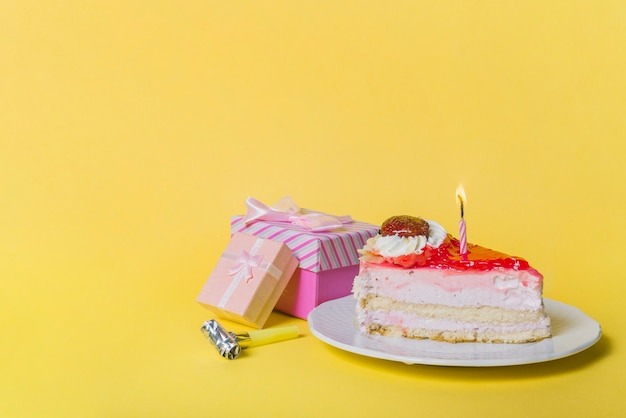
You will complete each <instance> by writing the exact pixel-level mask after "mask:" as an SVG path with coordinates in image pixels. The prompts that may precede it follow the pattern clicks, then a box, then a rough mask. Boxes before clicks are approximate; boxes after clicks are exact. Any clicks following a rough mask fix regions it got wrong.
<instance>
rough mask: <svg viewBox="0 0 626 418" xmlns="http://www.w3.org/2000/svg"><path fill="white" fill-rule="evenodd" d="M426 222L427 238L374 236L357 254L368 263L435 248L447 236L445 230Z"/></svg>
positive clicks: (435, 224) (435, 223) (434, 223)
mask: <svg viewBox="0 0 626 418" xmlns="http://www.w3.org/2000/svg"><path fill="white" fill-rule="evenodd" d="M426 222H428V237H426V236H424V235H418V236H413V237H400V236H398V235H387V236H382V235H376V236H375V237H373V238H370V239H368V240H367V243H366V244H365V246H364V247H363V249H362V250H360V251H359V252H360V253H361V254H362V255H363V257H362V259H363V260H365V261H369V262H382V259H381V258H386V257H400V256H403V255H408V254H421V253H422V252H424V247H426V245H429V246H430V247H433V248H437V247H439V246H440V245H441V243H442V242H443V241H444V239H445V238H446V236H447V235H448V234H447V232H446V230H445V229H444V228H443V227H442V226H441V225H439V224H438V223H437V222H435V221H429V220H427V221H426Z"/></svg>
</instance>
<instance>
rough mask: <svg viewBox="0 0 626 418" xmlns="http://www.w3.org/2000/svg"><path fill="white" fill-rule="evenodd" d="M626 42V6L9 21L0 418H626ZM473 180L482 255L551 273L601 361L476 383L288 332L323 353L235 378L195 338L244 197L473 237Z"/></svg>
mask: <svg viewBox="0 0 626 418" xmlns="http://www.w3.org/2000/svg"><path fill="white" fill-rule="evenodd" d="M625 22H626V5H625V4H624V3H623V2H619V1H582V2H569V1H552V2H546V1H526V2H521V1H520V2H515V1H479V2H474V1H442V2H432V1H391V2H384V1H380V2H375V1H362V2H358V1H339V2H337V1H265V2H253V1H235V2H228V1H212V0H190V1H164V0H152V1H138V0H131V1H110V0H106V1H84V2H83V1H69V0H59V1H29V0H23V1H8V0H2V1H0V147H1V148H0V199H1V202H2V203H1V206H0V210H1V212H0V214H1V219H0V268H1V270H0V272H1V275H2V276H1V288H0V321H1V322H0V331H1V335H0V361H1V364H0V367H1V370H0V416H2V417H57V416H58V417H174V416H176V417H196V416H198V417H199V416H203V417H210V416H235V415H243V416H275V417H291V416H341V417H345V416H361V417H373V416H394V415H395V416H418V415H423V416H470V417H472V416H480V417H485V416H504V415H506V416H509V417H527V416H529V415H533V416H538V417H544V416H545V417H556V416H581V417H582V416H603V417H606V416H620V415H621V410H622V409H624V405H623V400H622V399H623V398H622V395H623V392H624V389H625V379H624V377H623V368H624V367H623V365H624V364H625V362H626V358H625V357H626V353H625V351H624V343H626V337H625V335H626V326H625V325H624V323H625V322H624V320H623V317H624V302H623V297H624V290H625V289H626V285H625V284H624V282H625V276H624V268H623V265H624V262H623V259H624V253H625V252H626V245H625V244H624V242H625V239H626V238H625V237H626V222H625V219H626V215H625V214H624V209H626V192H625V190H624V177H625V174H626V168H625V164H624V154H625V151H626V145H625V144H626V118H625V117H624V111H625V109H626V77H625V76H624V74H626V54H624V47H625V45H626V25H625ZM459 183H462V184H463V185H464V186H465V189H466V192H467V196H468V205H467V211H466V219H467V222H468V237H469V240H470V242H474V243H478V244H483V245H486V246H489V247H492V248H497V249H500V250H503V251H507V252H509V253H513V254H519V255H522V256H524V257H525V258H527V259H528V260H530V261H531V263H532V264H533V265H534V266H535V267H536V268H538V269H539V270H541V271H542V272H543V273H544V275H545V277H546V283H545V296H547V297H549V298H552V299H556V300H559V301H562V302H565V303H567V304H570V305H574V306H576V307H579V308H580V309H582V310H583V311H584V312H585V313H587V314H588V315H589V316H591V317H593V318H594V319H596V320H598V321H599V322H600V323H601V325H602V327H603V331H604V335H603V338H602V340H601V341H600V342H599V343H598V344H596V345H595V346H593V347H592V348H591V349H589V350H587V351H585V352H584V353H581V354H579V355H576V356H573V357H570V358H567V359H563V360H559V361H554V362H549V363H542V364H535V365H528V366H517V367H504V368H486V369H473V368H446V367H431V366H419V365H417V366H407V365H404V364H401V363H393V362H388V361H382V360H375V359H369V358H365V357H361V356H357V355H353V354H350V353H346V352H343V351H340V350H337V349H335V348H332V347H330V346H327V345H326V344H324V343H322V342H321V341H319V340H317V339H316V338H315V337H314V336H312V335H311V334H310V333H309V330H308V327H307V325H306V322H305V321H301V320H296V319H293V318H290V317H288V316H285V315H281V314H276V313H274V314H272V317H271V318H270V322H269V325H270V326H279V325H285V324H296V325H298V326H299V327H300V329H301V332H302V334H303V336H302V337H300V338H299V339H297V340H293V341H290V342H284V343H280V344H273V345H269V346H265V347H259V348H256V349H250V350H248V351H247V352H246V353H245V355H244V356H242V357H241V358H240V359H238V360H236V361H232V362H228V361H226V360H224V359H222V358H221V357H219V355H217V354H216V352H215V351H214V350H213V348H211V346H210V345H209V343H208V342H207V341H206V340H205V339H204V338H203V337H202V335H201V334H200V332H199V327H200V325H201V324H202V322H203V321H204V320H206V319H208V318H209V313H208V311H206V310H205V309H204V308H202V307H201V306H200V305H198V304H197V303H196V302H195V298H196V296H197V294H198V292H199V291H200V288H201V287H202V284H203V283H204V281H205V279H206V277H207V276H208V274H209V273H210V271H211V269H212V267H213V265H214V264H215V262H216V260H217V257H218V256H219V254H220V253H221V251H222V250H223V248H224V247H225V245H226V243H227V242H228V238H229V229H228V223H229V217H230V216H231V215H233V214H241V213H243V211H244V200H245V198H246V197H247V196H254V197H256V198H258V199H260V200H262V201H264V202H266V203H273V202H274V201H276V200H278V199H279V198H280V197H282V196H284V195H291V196H293V197H294V198H295V199H296V200H297V201H298V202H299V203H300V204H301V205H302V206H304V207H308V208H313V209H318V210H323V211H327V212H330V213H335V214H346V213H349V214H351V215H352V216H353V217H354V218H356V219H359V220H363V221H368V222H372V223H377V224H378V223H380V222H381V221H382V220H384V219H385V218H386V217H387V216H389V215H393V214H401V213H408V214H414V215H421V216H424V217H427V218H431V219H435V220H437V221H439V222H440V223H441V224H443V225H444V227H446V228H447V229H448V230H449V231H451V232H454V233H455V234H456V233H457V231H456V228H457V221H458V209H457V207H456V204H455V200H454V192H455V189H456V186H457V185H458V184H459ZM232 328H233V329H235V330H239V328H238V327H237V326H235V325H233V326H232ZM503 411H506V412H503Z"/></svg>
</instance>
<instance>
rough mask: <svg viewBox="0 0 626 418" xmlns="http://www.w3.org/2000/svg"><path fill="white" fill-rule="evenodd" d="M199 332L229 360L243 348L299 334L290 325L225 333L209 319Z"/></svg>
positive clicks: (214, 321)
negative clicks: (240, 332)
mask: <svg viewBox="0 0 626 418" xmlns="http://www.w3.org/2000/svg"><path fill="white" fill-rule="evenodd" d="M200 331H202V333H203V334H204V336H205V337H207V339H208V340H209V341H211V342H212V343H213V345H214V346H215V348H217V351H218V352H219V353H220V355H221V356H222V357H224V358H227V359H229V360H234V359H236V358H237V357H239V354H241V349H243V348H248V347H253V346H257V345H262V344H269V343H273V342H276V341H283V340H289V339H291V338H296V337H297V336H298V335H299V333H300V332H299V330H298V327H296V326H295V325H292V326H289V327H283V328H269V329H261V330H256V331H248V332H246V333H242V334H235V333H232V332H229V331H226V330H225V329H224V328H223V327H222V326H221V325H220V324H219V322H217V321H216V320H215V319H210V320H208V321H206V322H205V323H204V324H202V327H201V328H200Z"/></svg>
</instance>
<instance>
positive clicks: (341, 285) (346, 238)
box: [231, 216, 380, 319]
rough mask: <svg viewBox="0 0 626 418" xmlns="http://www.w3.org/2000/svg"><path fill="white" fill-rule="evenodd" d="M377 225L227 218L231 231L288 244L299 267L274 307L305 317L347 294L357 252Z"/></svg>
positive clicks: (357, 269)
mask: <svg viewBox="0 0 626 418" xmlns="http://www.w3.org/2000/svg"><path fill="white" fill-rule="evenodd" d="M379 228H380V227H379V226H377V225H372V224H368V223H365V222H358V221H353V222H349V223H345V224H344V225H343V226H342V227H341V228H338V229H334V230H331V231H324V232H312V231H310V230H307V229H305V228H303V227H300V226H297V225H294V224H291V223H288V222H276V221H264V220H257V221H253V222H250V223H248V224H245V223H244V222H243V217H242V216H234V217H233V218H232V219H231V233H238V232H245V233H247V234H251V235H254V236H259V237H263V238H269V239H272V240H275V241H279V242H282V243H284V244H285V245H287V247H289V248H290V249H291V250H292V251H293V253H294V255H295V256H296V258H297V259H298V260H299V266H298V269H297V270H296V272H295V273H294V275H293V277H292V278H291V279H290V280H289V283H288V284H287V287H286V288H285V291H284V292H283V294H282V295H281V297H280V299H279V300H278V303H277V304H276V310H279V311H281V312H284V313H287V314H290V315H293V316H296V317H298V318H302V319H306V318H307V316H308V314H309V312H311V310H312V309H313V308H315V307H316V306H318V305H319V304H321V303H323V302H326V301H329V300H333V299H337V298H340V297H343V296H346V295H349V294H350V293H351V291H352V282H353V281H354V276H356V275H357V274H358V272H359V253H358V251H357V250H359V249H361V248H362V247H363V246H364V245H365V242H366V241H367V240H368V238H371V237H373V236H375V235H376V234H377V233H378V230H379Z"/></svg>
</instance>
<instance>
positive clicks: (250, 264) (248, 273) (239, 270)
mask: <svg viewBox="0 0 626 418" xmlns="http://www.w3.org/2000/svg"><path fill="white" fill-rule="evenodd" d="M262 260H263V256H262V255H251V254H250V253H249V252H247V251H246V250H242V251H241V254H239V255H238V256H237V259H236V260H235V263H236V264H235V265H234V266H233V267H231V268H230V269H229V270H228V275H229V276H236V275H238V274H241V277H242V278H243V279H245V281H246V282H248V281H249V280H250V279H252V269H253V268H256V267H259V266H260V265H261V261H262Z"/></svg>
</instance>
